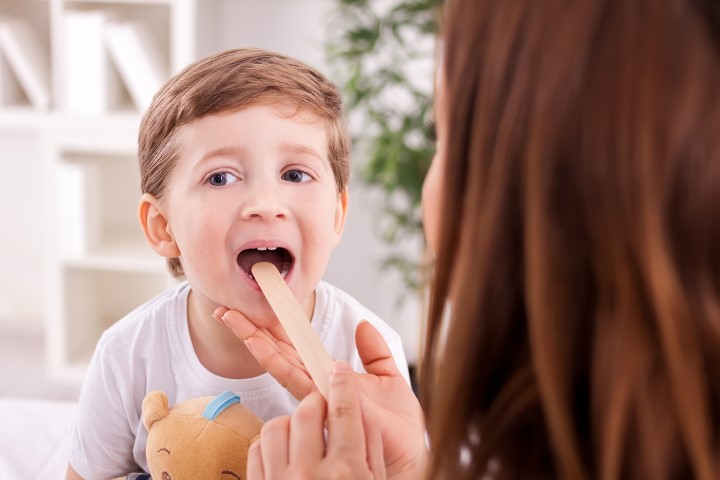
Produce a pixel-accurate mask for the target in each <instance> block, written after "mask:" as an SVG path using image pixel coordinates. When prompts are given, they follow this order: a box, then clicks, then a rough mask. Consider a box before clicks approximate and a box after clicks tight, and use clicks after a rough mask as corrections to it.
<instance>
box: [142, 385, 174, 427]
mask: <svg viewBox="0 0 720 480" xmlns="http://www.w3.org/2000/svg"><path fill="white" fill-rule="evenodd" d="M167 414H168V399H167V395H165V392H161V391H160V390H153V391H152V392H150V393H148V394H147V395H145V399H144V400H143V403H142V415H143V423H144V424H145V428H147V429H148V431H150V427H152V425H153V423H155V422H157V421H158V420H161V419H163V418H165V417H167Z"/></svg>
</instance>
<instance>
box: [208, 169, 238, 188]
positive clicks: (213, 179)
mask: <svg viewBox="0 0 720 480" xmlns="http://www.w3.org/2000/svg"><path fill="white" fill-rule="evenodd" d="M207 181H208V183H209V184H210V185H212V186H213V187H222V186H224V185H227V184H228V183H235V182H237V181H238V178H237V177H236V176H235V175H233V174H232V173H228V172H218V173H213V174H212V175H210V177H209V178H208V180H207Z"/></svg>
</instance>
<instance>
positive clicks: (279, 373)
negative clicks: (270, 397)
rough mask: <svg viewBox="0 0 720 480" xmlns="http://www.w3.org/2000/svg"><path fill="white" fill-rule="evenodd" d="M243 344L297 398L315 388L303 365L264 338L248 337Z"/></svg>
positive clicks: (301, 397)
mask: <svg viewBox="0 0 720 480" xmlns="http://www.w3.org/2000/svg"><path fill="white" fill-rule="evenodd" d="M245 344H246V345H247V346H248V349H249V350H250V351H251V352H252V354H253V356H254V357H255V358H256V359H257V361H258V362H259V363H260V365H262V366H263V368H264V369H265V370H267V372H268V373H270V375H272V376H273V377H274V378H275V379H276V380H277V381H278V382H280V384H281V385H282V386H283V387H285V388H286V389H287V390H288V391H289V392H290V393H291V394H292V395H293V396H294V397H295V398H297V399H298V400H302V399H303V398H305V396H306V395H307V394H308V393H310V392H312V391H313V390H314V389H315V384H314V383H313V381H312V379H311V378H310V374H309V373H308V372H307V370H305V367H304V366H302V365H296V364H294V363H293V362H290V361H288V359H287V357H285V356H284V355H282V353H280V352H278V351H277V350H276V349H274V348H273V347H272V346H270V345H269V344H268V343H267V342H265V341H264V340H261V339H258V338H248V339H247V340H245Z"/></svg>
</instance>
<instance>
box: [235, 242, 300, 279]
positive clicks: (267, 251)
mask: <svg viewBox="0 0 720 480" xmlns="http://www.w3.org/2000/svg"><path fill="white" fill-rule="evenodd" d="M258 262H268V263H272V264H273V265H275V268H277V269H278V271H279V272H280V274H281V275H282V276H283V278H284V277H285V276H286V275H287V274H288V272H289V271H290V267H291V266H292V263H293V257H292V255H290V252H288V251H287V250H285V249H284V248H282V247H263V248H248V249H247V250H243V251H242V252H240V253H238V256H237V263H238V265H240V268H242V269H243V271H245V273H247V274H248V275H250V277H251V278H254V277H253V275H252V266H253V265H255V264H256V263H258Z"/></svg>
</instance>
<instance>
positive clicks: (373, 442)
mask: <svg viewBox="0 0 720 480" xmlns="http://www.w3.org/2000/svg"><path fill="white" fill-rule="evenodd" d="M363 425H365V448H366V450H367V463H368V465H369V466H370V471H371V472H372V473H373V475H374V476H375V478H385V477H386V472H385V457H384V453H383V444H382V435H381V434H380V428H378V426H377V425H375V424H374V423H373V422H372V421H370V420H368V419H367V418H366V417H365V416H363Z"/></svg>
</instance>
